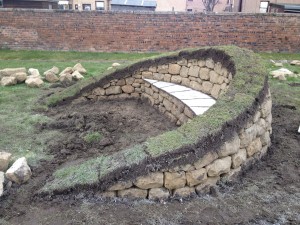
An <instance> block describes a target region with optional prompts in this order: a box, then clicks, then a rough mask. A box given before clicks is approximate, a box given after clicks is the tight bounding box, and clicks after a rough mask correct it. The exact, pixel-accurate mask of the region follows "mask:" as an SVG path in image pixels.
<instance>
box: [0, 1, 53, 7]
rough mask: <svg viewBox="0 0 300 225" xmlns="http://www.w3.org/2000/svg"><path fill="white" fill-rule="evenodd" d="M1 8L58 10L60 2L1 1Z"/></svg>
mask: <svg viewBox="0 0 300 225" xmlns="http://www.w3.org/2000/svg"><path fill="white" fill-rule="evenodd" d="M0 7H1V8H27V9H58V0H0Z"/></svg>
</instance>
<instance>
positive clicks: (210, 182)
mask: <svg viewBox="0 0 300 225" xmlns="http://www.w3.org/2000/svg"><path fill="white" fill-rule="evenodd" d="M219 180H220V177H219V176H217V177H208V178H207V179H206V180H205V181H204V182H203V183H201V184H199V185H197V186H196V192H197V194H198V195H202V194H207V193H209V191H210V188H211V187H214V186H216V185H217V182H218V181H219Z"/></svg>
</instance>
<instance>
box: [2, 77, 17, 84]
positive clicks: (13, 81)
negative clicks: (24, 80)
mask: <svg viewBox="0 0 300 225" xmlns="http://www.w3.org/2000/svg"><path fill="white" fill-rule="evenodd" d="M15 84H17V78H15V77H3V78H2V79H1V85H2V86H13V85H15Z"/></svg>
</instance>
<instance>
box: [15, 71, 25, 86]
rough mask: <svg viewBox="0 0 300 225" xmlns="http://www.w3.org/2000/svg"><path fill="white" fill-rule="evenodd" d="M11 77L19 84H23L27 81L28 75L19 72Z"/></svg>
mask: <svg viewBox="0 0 300 225" xmlns="http://www.w3.org/2000/svg"><path fill="white" fill-rule="evenodd" d="M11 77H15V78H16V79H17V82H18V83H23V82H24V81H25V80H26V79H27V74H26V73H24V72H18V73H15V74H13V75H11Z"/></svg>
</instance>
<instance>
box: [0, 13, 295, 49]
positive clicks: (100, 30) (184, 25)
mask: <svg viewBox="0 0 300 225" xmlns="http://www.w3.org/2000/svg"><path fill="white" fill-rule="evenodd" d="M0 40H1V42H0V48H12V49H41V50H75V51H106V52H115V51H119V52H120V51H122V52H123V51H124V52H132V51H150V52H151V51H159V52H164V51H171V50H178V49H183V48H188V47H200V46H217V45H237V46H240V47H245V48H248V49H252V50H255V51H275V52H277V51H286V52H300V16H299V15H295V14H240V13H230V14H203V13H195V14H194V13H147V12H143V13H142V12H128V13H122V12H97V11H92V12H85V11H81V12H79V11H59V10H24V9H23V10H22V9H0Z"/></svg>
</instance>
